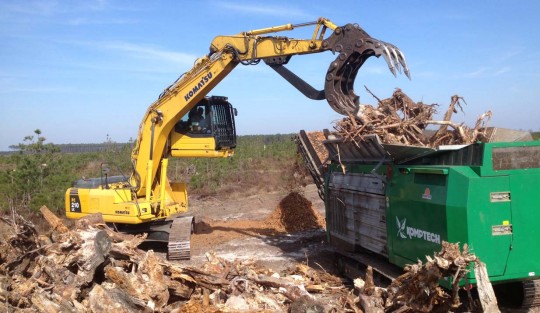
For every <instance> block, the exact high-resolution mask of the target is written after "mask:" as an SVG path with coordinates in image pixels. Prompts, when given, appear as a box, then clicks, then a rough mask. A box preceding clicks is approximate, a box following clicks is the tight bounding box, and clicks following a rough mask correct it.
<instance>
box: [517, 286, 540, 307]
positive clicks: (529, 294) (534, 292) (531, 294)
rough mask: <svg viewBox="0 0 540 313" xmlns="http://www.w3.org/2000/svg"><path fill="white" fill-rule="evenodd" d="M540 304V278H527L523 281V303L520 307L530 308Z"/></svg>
mask: <svg viewBox="0 0 540 313" xmlns="http://www.w3.org/2000/svg"><path fill="white" fill-rule="evenodd" d="M539 306H540V280H538V279H535V280H527V281H524V282H523V303H522V304H521V307H522V308H532V307H539Z"/></svg>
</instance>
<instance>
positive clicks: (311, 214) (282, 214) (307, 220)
mask: <svg viewBox="0 0 540 313" xmlns="http://www.w3.org/2000/svg"><path fill="white" fill-rule="evenodd" d="M265 224H266V225H269V226H270V227H272V228H274V229H276V230H278V231H285V232H290V233H295V232H300V231H306V230H310V229H317V228H324V225H325V222H324V218H323V217H322V216H321V215H320V214H319V213H318V212H317V211H315V210H314V209H313V206H312V203H311V201H309V200H307V199H306V198H305V197H304V196H302V195H301V194H299V193H298V192H295V191H293V192H291V193H289V194H288V195H287V196H286V197H285V198H283V200H281V202H279V205H278V206H277V208H276V209H275V210H274V212H272V214H270V215H269V216H268V218H267V219H266V220H265Z"/></svg>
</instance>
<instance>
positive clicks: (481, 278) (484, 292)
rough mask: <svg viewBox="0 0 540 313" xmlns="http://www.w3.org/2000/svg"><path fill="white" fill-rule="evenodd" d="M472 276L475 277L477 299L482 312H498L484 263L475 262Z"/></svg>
mask: <svg viewBox="0 0 540 313" xmlns="http://www.w3.org/2000/svg"><path fill="white" fill-rule="evenodd" d="M474 276H475V277H476V288H477V290H478V298H479V299H480V304H481V305H482V310H483V311H484V312H493V313H497V312H500V310H499V307H498V304H497V298H496V297H495V292H494V291H493V286H492V285H491V282H490V281H489V276H488V272H487V268H486V264H485V263H484V262H480V261H478V262H476V264H475V265H474Z"/></svg>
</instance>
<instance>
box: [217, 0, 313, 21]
mask: <svg viewBox="0 0 540 313" xmlns="http://www.w3.org/2000/svg"><path fill="white" fill-rule="evenodd" d="M214 5H215V6H218V7H221V8H223V9H227V10H232V11H236V12H241V13H249V14H263V15H269V16H278V17H282V16H283V14H284V12H286V15H287V16H288V17H299V18H311V17H313V15H312V14H308V13H307V12H305V11H304V10H302V9H298V8H294V7H291V6H289V7H286V6H284V5H279V6H271V5H263V4H261V3H259V4H238V3H232V2H225V1H217V2H215V3H214Z"/></svg>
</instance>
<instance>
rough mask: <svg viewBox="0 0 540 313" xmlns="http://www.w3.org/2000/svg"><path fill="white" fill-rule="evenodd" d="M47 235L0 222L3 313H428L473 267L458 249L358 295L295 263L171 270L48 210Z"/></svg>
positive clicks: (130, 242)
mask: <svg viewBox="0 0 540 313" xmlns="http://www.w3.org/2000/svg"><path fill="white" fill-rule="evenodd" d="M41 211H42V213H43V214H44V217H45V219H46V220H47V221H48V222H49V224H50V225H51V231H50V233H48V234H38V233H37V232H36V230H35V228H34V226H33V225H32V224H31V223H29V222H27V221H26V220H25V219H24V218H22V217H21V216H19V215H17V214H16V213H13V214H12V215H11V216H9V217H0V230H1V231H2V233H3V234H7V236H5V237H3V238H2V239H1V241H0V311H2V312H7V311H24V312H238V311H244V312H253V311H257V312H287V311H288V312H383V311H388V312H413V311H414V312H428V310H431V309H432V310H433V311H436V310H437V309H438V308H439V307H454V306H455V305H457V302H456V301H457V300H456V299H455V297H454V292H452V295H448V294H446V293H445V292H444V291H443V290H442V289H440V287H438V286H437V285H436V281H438V280H439V279H440V278H443V277H457V278H459V277H462V276H463V275H464V273H465V271H466V270H465V269H466V268H467V266H468V264H469V263H470V262H476V258H475V257H474V256H473V255H472V254H469V253H468V252H467V251H465V252H463V253H460V252H459V248H458V246H457V245H450V244H445V245H443V247H444V248H443V251H442V252H441V253H438V254H437V255H436V256H435V257H434V258H433V259H429V261H428V262H427V263H426V264H420V263H419V264H415V265H411V266H410V267H408V269H407V273H405V274H404V275H403V276H401V277H400V278H398V279H397V280H396V281H395V282H394V283H393V284H392V285H390V287H388V288H380V287H376V286H374V284H373V281H372V277H371V276H370V274H369V272H368V275H367V277H366V279H365V280H361V279H357V280H355V287H356V290H353V289H351V288H348V287H346V286H344V285H343V284H342V280H341V279H339V278H336V277H334V276H332V275H329V274H328V273H326V272H325V271H319V270H315V269H313V268H310V267H308V266H305V265H302V264H298V265H296V266H295V267H294V268H292V269H291V270H290V271H289V272H287V273H280V274H278V273H274V272H273V271H272V270H270V269H267V268H260V267H257V266H255V262H254V261H253V260H251V261H227V260H224V259H222V258H220V257H218V256H217V255H215V254H214V253H212V252H208V253H206V256H207V262H206V263H205V264H204V265H203V266H198V267H189V266H180V265H178V264H174V263H169V262H167V261H165V260H163V259H162V258H160V257H159V256H157V255H156V254H154V252H153V251H152V250H150V251H143V250H140V249H138V248H137V246H138V245H139V244H140V243H141V242H142V241H143V240H144V239H145V236H131V235H124V234H119V233H117V232H115V231H113V230H112V229H110V228H108V227H107V226H106V225H105V224H104V223H103V219H102V217H101V215H99V214H96V215H90V216H88V217H86V218H83V219H81V220H79V221H77V223H76V224H75V226H74V227H73V228H72V229H68V228H67V227H66V226H64V224H63V223H62V221H61V220H60V219H59V218H57V217H56V216H54V215H53V214H52V213H51V212H50V211H49V210H48V209H47V208H46V207H43V208H42V210H41Z"/></svg>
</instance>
